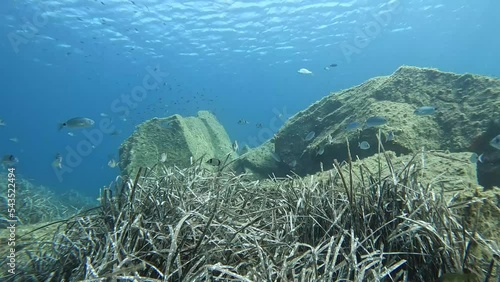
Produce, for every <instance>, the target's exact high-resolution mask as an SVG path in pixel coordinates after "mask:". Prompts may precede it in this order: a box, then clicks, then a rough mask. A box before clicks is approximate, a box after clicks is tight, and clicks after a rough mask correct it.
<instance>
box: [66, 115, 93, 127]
mask: <svg viewBox="0 0 500 282" xmlns="http://www.w3.org/2000/svg"><path fill="white" fill-rule="evenodd" d="M94 123H95V122H94V121H93V120H91V119H89V118H85V117H75V118H71V119H68V120H67V121H66V122H63V123H61V124H59V130H61V129H63V128H65V127H69V128H84V127H91V126H92V125H94Z"/></svg>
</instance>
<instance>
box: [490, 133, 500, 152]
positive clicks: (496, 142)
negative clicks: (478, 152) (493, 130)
mask: <svg viewBox="0 0 500 282" xmlns="http://www.w3.org/2000/svg"><path fill="white" fill-rule="evenodd" d="M490 146H491V147H493V148H495V149H498V150H500V134H498V135H497V136H495V137H494V138H493V139H491V141H490Z"/></svg>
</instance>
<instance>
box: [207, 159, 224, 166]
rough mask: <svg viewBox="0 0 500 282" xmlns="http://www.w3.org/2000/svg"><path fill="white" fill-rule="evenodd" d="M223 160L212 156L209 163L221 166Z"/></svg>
mask: <svg viewBox="0 0 500 282" xmlns="http://www.w3.org/2000/svg"><path fill="white" fill-rule="evenodd" d="M221 163H222V162H221V161H220V160H219V159H216V158H211V159H209V160H208V161H207V164H209V165H213V166H220V164H221Z"/></svg>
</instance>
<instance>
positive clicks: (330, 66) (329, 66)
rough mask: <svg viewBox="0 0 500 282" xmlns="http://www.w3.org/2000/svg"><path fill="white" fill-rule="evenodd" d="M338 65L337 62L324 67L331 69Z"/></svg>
mask: <svg viewBox="0 0 500 282" xmlns="http://www.w3.org/2000/svg"><path fill="white" fill-rule="evenodd" d="M336 66H337V64H330V65H328V66H326V67H324V70H329V69H331V68H334V67H336Z"/></svg>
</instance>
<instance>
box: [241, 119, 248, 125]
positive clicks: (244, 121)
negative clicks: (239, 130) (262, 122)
mask: <svg viewBox="0 0 500 282" xmlns="http://www.w3.org/2000/svg"><path fill="white" fill-rule="evenodd" d="M238 124H250V122H248V121H247V120H244V119H240V120H239V121H238Z"/></svg>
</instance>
